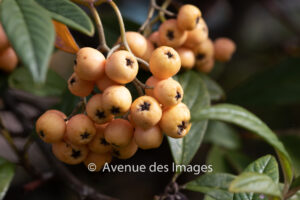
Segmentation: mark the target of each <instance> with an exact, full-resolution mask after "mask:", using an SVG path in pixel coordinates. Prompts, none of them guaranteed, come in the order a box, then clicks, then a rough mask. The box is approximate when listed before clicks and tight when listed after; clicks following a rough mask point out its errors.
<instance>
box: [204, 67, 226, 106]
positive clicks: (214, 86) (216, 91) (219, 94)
mask: <svg viewBox="0 0 300 200" xmlns="http://www.w3.org/2000/svg"><path fill="white" fill-rule="evenodd" d="M198 73H199V76H200V77H201V78H202V80H203V81H204V83H205V85H206V87H207V89H208V92H209V96H210V99H211V100H212V101H218V100H221V99H223V98H224V97H225V93H224V90H223V89H222V88H221V86H220V85H219V84H218V83H217V82H216V81H215V80H213V79H212V78H210V77H209V76H207V75H206V74H203V73H200V72H198Z"/></svg>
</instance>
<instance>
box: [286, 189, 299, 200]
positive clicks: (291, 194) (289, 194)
mask: <svg viewBox="0 0 300 200" xmlns="http://www.w3.org/2000/svg"><path fill="white" fill-rule="evenodd" d="M299 190H300V186H299V187H296V188H293V189H292V190H290V191H289V192H288V193H286V195H285V196H284V198H283V199H284V200H286V199H289V198H291V197H292V196H294V195H295V194H296V193H297V192H298V191H299Z"/></svg>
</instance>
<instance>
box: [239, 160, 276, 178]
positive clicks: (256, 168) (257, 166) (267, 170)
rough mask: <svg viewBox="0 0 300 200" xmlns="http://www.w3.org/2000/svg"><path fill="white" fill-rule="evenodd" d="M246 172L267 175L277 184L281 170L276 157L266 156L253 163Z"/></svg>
mask: <svg viewBox="0 0 300 200" xmlns="http://www.w3.org/2000/svg"><path fill="white" fill-rule="evenodd" d="M244 172H257V173H260V174H266V175H268V176H270V178H271V179H272V180H273V181H274V182H275V183H278V182H279V169H278V163H277V161H276V159H275V158H274V156H271V155H266V156H263V157H261V158H259V159H257V160H256V161H254V162H252V163H251V164H250V165H248V167H247V168H246V169H245V170H244Z"/></svg>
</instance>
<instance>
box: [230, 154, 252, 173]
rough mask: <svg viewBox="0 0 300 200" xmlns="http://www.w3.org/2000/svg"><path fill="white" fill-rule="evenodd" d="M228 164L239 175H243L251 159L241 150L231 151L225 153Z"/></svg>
mask: <svg viewBox="0 0 300 200" xmlns="http://www.w3.org/2000/svg"><path fill="white" fill-rule="evenodd" d="M225 158H226V160H227V161H228V163H229V164H230V165H231V166H232V167H233V168H234V169H235V170H236V171H237V172H239V173H241V172H242V171H243V170H244V169H245V168H246V167H247V166H248V165H249V163H251V159H250V158H249V157H248V156H247V155H245V154H243V152H241V151H239V150H229V151H226V152H225Z"/></svg>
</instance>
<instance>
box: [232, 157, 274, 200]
mask: <svg viewBox="0 0 300 200" xmlns="http://www.w3.org/2000/svg"><path fill="white" fill-rule="evenodd" d="M244 172H256V173H260V174H265V175H268V176H269V177H270V178H271V179H272V180H273V181H274V182H275V183H278V182H279V169H278V164H277V161H276V159H275V158H274V157H273V156H271V155H266V156H263V157H261V158H259V159H257V160H256V161H254V162H252V163H251V164H250V165H249V166H248V167H247V168H246V169H245V170H244ZM233 199H234V200H237V199H247V200H263V199H265V200H267V197H264V198H262V196H260V195H259V194H253V193H241V194H234V198H233Z"/></svg>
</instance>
